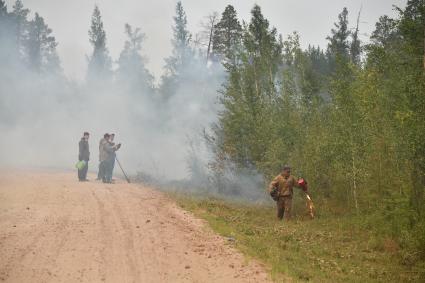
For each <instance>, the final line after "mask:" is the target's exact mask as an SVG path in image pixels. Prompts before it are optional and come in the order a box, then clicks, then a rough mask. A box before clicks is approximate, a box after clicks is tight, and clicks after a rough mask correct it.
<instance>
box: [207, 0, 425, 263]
mask: <svg viewBox="0 0 425 283" xmlns="http://www.w3.org/2000/svg"><path fill="white" fill-rule="evenodd" d="M424 7H425V6H424V1H419V0H415V1H414V0H412V1H408V3H407V7H406V8H405V9H398V11H399V17H398V18H397V19H390V18H389V17H387V16H383V17H381V18H380V19H379V22H378V23H377V24H376V30H375V31H374V32H373V33H372V36H371V43H370V44H369V45H367V46H361V45H360V41H359V39H358V35H357V34H354V33H351V32H350V27H349V23H348V10H347V9H344V10H343V11H342V13H341V14H340V15H339V17H338V23H336V24H335V28H334V29H332V31H331V36H329V37H328V39H329V46H328V49H327V51H326V53H325V52H323V51H322V50H320V48H317V49H316V48H315V47H309V48H308V49H307V50H305V51H303V50H302V49H301V48H300V44H299V36H298V34H297V33H294V34H291V35H289V36H288V37H287V38H286V39H285V40H283V39H282V38H281V37H280V36H278V35H277V31H276V30H275V29H273V28H270V27H269V23H268V21H267V19H266V18H265V17H264V16H263V14H262V13H261V9H260V7H259V6H257V5H256V6H254V8H253V9H252V11H251V15H252V17H251V20H250V22H249V23H248V24H245V25H244V28H243V35H242V45H241V46H240V48H239V49H238V52H237V54H236V58H237V60H236V64H235V65H234V66H233V67H232V68H228V69H227V71H228V77H227V82H226V84H225V86H224V89H223V93H222V97H221V102H222V105H223V108H224V109H223V111H222V113H221V115H220V119H219V122H218V123H217V125H215V128H214V129H215V133H216V139H215V140H216V141H217V147H216V149H217V150H216V152H215V153H216V159H215V162H216V164H214V167H213V168H222V167H223V166H220V162H226V161H227V160H231V161H232V162H234V163H235V164H236V166H237V167H239V168H256V169H257V170H259V171H260V172H261V173H262V174H264V176H266V177H267V178H270V177H272V176H273V175H275V174H277V172H278V168H279V166H280V165H282V164H286V163H289V164H292V165H293V167H294V171H295V172H294V173H295V174H298V175H302V176H303V177H305V178H307V179H308V180H309V183H310V185H311V188H312V194H313V195H314V197H315V198H316V199H317V200H318V201H319V203H318V206H321V207H322V208H324V209H325V208H328V207H329V208H331V209H332V211H335V212H336V211H345V213H351V212H352V211H353V212H355V213H356V214H357V215H358V216H359V217H362V216H364V215H369V214H370V215H374V217H370V218H368V221H365V223H366V222H369V223H370V225H371V226H372V225H373V226H374V227H375V228H376V229H375V230H376V233H377V234H379V235H381V236H383V235H386V236H388V237H390V238H391V239H393V240H394V241H396V243H397V244H398V245H402V246H403V247H405V248H406V251H409V250H410V251H411V252H412V254H420V255H423V254H424V251H425V250H424V245H423V242H424V241H423V236H421V235H420V233H417V231H421V229H423V220H421V219H422V218H423V216H424V214H425V212H424V211H425V205H424V204H425V111H424V109H425V96H424V94H425V75H424V73H425V70H424V66H423V61H422V60H423V56H424V26H425V9H424ZM358 32H359V30H358V29H357V28H356V29H355V33H358ZM350 35H352V37H350ZM350 39H351V41H350ZM361 51H364V52H365V53H364V57H362V58H363V59H362V62H360V61H359V59H360V56H359V55H360V52H361ZM259 189H262V188H259ZM338 207H339V208H338ZM375 216H376V217H375ZM371 223H373V224H371ZM414 231H415V232H414ZM415 249H416V250H415ZM412 258H415V259H416V260H421V259H420V258H421V257H420V256H417V257H412Z"/></svg>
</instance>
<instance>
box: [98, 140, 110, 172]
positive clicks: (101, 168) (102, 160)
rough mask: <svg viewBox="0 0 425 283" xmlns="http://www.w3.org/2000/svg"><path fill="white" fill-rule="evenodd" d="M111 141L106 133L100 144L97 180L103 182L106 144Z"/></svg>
mask: <svg viewBox="0 0 425 283" xmlns="http://www.w3.org/2000/svg"><path fill="white" fill-rule="evenodd" d="M108 140H109V134H108V133H106V134H104V135H103V138H102V139H101V140H100V142H99V172H98V173H97V179H96V180H103V179H104V177H105V160H106V157H107V153H106V151H105V144H106V143H107V142H108Z"/></svg>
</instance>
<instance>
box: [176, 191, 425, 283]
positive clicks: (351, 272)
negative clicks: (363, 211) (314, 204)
mask: <svg viewBox="0 0 425 283" xmlns="http://www.w3.org/2000/svg"><path fill="white" fill-rule="evenodd" d="M175 197H176V198H177V201H178V203H179V204H180V205H181V206H182V207H183V208H185V209H188V210H190V211H192V212H194V213H195V215H197V216H199V217H202V218H204V219H206V220H207V221H208V223H209V224H210V226H211V227H212V228H213V229H214V230H215V231H216V232H218V233H219V234H221V235H222V236H224V237H225V238H231V239H234V241H231V242H230V243H231V244H233V243H234V245H235V246H236V247H237V248H238V249H240V250H241V251H242V252H244V253H245V254H246V255H248V256H249V257H254V258H259V259H261V260H262V261H263V262H264V263H266V265H267V266H268V267H269V268H270V270H271V274H272V278H273V279H274V280H275V281H276V282H286V281H295V282H421V280H422V279H423V278H424V277H423V276H425V273H424V269H423V267H424V265H423V264H422V263H421V262H418V261H415V260H414V258H415V257H418V256H419V255H418V254H411V253H409V250H407V249H405V247H403V246H402V247H400V246H399V244H398V243H397V242H395V241H394V240H393V238H392V237H391V236H385V235H383V234H382V233H378V232H377V230H379V228H378V229H377V228H374V226H373V225H368V224H366V223H367V220H371V222H370V223H374V224H376V222H375V220H373V219H372V218H373V217H374V215H372V216H370V217H367V218H366V219H365V218H359V217H356V216H348V215H346V216H342V217H341V216H338V217H335V215H330V214H328V215H321V216H320V217H318V218H316V219H315V220H313V221H310V220H306V219H305V218H304V217H303V216H300V217H297V218H296V219H295V220H293V221H292V222H282V221H278V220H276V218H275V217H274V214H275V209H274V208H273V207H267V206H252V205H243V204H236V203H230V202H226V201H221V200H217V199H205V198H203V199H197V198H194V197H184V196H181V195H180V196H179V195H177V196H175ZM303 205H304V204H303V203H295V204H294V208H295V210H296V211H298V214H302V213H303V212H304V209H305V207H304V206H303ZM392 205H397V204H395V203H394V204H392ZM404 208H405V207H404V206H403V204H402V206H401V209H399V210H398V212H397V213H403V211H405V210H403V209H404ZM385 217H390V218H391V216H385ZM387 221H388V220H387ZM422 223H423V222H422ZM394 225H400V224H398V223H396V222H394ZM402 225H403V224H402ZM416 229H417V230H415V232H423V229H424V226H423V224H422V226H421V227H417V228H416ZM421 229H422V230H421ZM423 235H424V234H423V233H422V234H421V236H420V238H418V239H422V240H421V241H422V242H420V241H418V242H417V243H416V246H415V248H417V247H418V245H419V243H422V244H423V238H424V237H423ZM409 242H410V243H412V241H409ZM288 276H289V277H290V279H289V280H288Z"/></svg>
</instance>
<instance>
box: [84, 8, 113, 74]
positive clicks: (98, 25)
mask: <svg viewBox="0 0 425 283" xmlns="http://www.w3.org/2000/svg"><path fill="white" fill-rule="evenodd" d="M89 41H90V43H91V44H92V46H93V53H92V55H91V57H90V58H89V65H88V71H87V79H88V80H89V81H96V80H99V79H106V80H108V79H110V77H111V76H112V70H111V68H112V61H111V58H110V56H109V51H108V49H107V47H106V32H105V30H104V28H103V20H102V16H101V14H100V10H99V7H98V6H97V5H95V7H94V10H93V14H92V18H91V25H90V30H89Z"/></svg>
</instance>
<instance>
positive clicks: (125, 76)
mask: <svg viewBox="0 0 425 283" xmlns="http://www.w3.org/2000/svg"><path fill="white" fill-rule="evenodd" d="M125 34H126V35H127V40H126V41H125V44H124V49H123V51H121V54H120V57H119V59H118V70H117V79H118V82H120V83H122V84H123V85H124V86H125V85H127V86H128V90H129V91H130V92H132V93H139V94H143V93H146V92H149V93H151V92H152V89H153V76H152V74H151V73H150V72H149V71H148V70H147V69H146V66H145V64H146V59H145V58H143V56H142V55H141V54H140V52H141V49H142V43H143V40H144V38H145V35H144V34H143V33H142V32H141V30H140V28H136V29H133V28H132V27H131V26H130V25H129V24H125Z"/></svg>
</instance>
